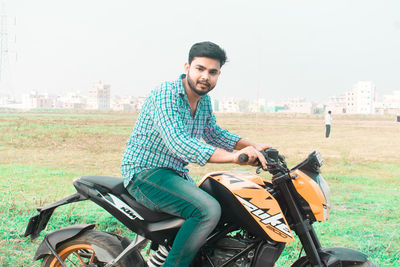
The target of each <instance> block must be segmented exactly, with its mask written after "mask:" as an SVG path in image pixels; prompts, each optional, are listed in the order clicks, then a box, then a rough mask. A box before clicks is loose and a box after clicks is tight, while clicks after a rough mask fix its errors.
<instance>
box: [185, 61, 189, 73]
mask: <svg viewBox="0 0 400 267" xmlns="http://www.w3.org/2000/svg"><path fill="white" fill-rule="evenodd" d="M184 67H185V73H186V74H188V73H189V69H190V64H189V63H188V62H186V63H185V66H184Z"/></svg>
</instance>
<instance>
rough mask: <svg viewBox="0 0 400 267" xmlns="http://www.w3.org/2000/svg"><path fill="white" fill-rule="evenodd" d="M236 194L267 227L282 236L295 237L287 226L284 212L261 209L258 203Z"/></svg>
mask: <svg viewBox="0 0 400 267" xmlns="http://www.w3.org/2000/svg"><path fill="white" fill-rule="evenodd" d="M235 196H236V197H237V198H238V199H239V201H240V202H241V203H242V204H243V205H244V206H245V207H246V209H247V210H248V211H249V212H250V213H251V214H253V215H255V216H256V217H257V218H259V219H260V221H261V223H263V224H265V225H266V227H268V228H269V229H271V230H272V231H274V232H275V233H277V234H279V235H281V236H282V237H287V236H289V237H293V236H292V233H291V232H290V230H289V228H288V227H287V225H286V223H285V221H284V220H283V216H282V213H277V214H269V213H267V211H266V210H263V209H260V208H259V207H257V206H256V205H254V204H252V203H250V202H249V201H247V200H245V199H243V198H241V197H240V196H238V195H237V194H235Z"/></svg>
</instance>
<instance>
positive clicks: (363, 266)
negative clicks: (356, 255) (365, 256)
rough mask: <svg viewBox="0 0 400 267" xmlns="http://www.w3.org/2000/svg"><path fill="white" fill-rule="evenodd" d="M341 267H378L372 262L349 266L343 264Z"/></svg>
mask: <svg viewBox="0 0 400 267" xmlns="http://www.w3.org/2000/svg"><path fill="white" fill-rule="evenodd" d="M342 266H343V267H378V266H377V265H376V264H375V263H373V262H372V261H366V262H363V263H359V264H349V263H344V264H342Z"/></svg>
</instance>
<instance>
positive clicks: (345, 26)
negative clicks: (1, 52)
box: [0, 0, 400, 102]
mask: <svg viewBox="0 0 400 267" xmlns="http://www.w3.org/2000/svg"><path fill="white" fill-rule="evenodd" d="M2 2H3V3H4V7H5V10H6V14H7V16H8V18H9V21H10V23H9V24H8V28H7V30H8V34H9V35H8V39H9V40H8V49H9V53H8V63H7V66H6V69H5V71H4V75H6V76H5V77H6V78H5V79H3V80H2V82H1V83H0V94H5V93H9V94H14V95H20V94H23V93H28V92H29V91H32V90H36V91H39V92H44V93H51V94H65V93H67V92H68V91H81V92H86V91H87V90H88V89H89V88H90V87H91V85H92V83H93V81H95V80H102V81H104V82H105V83H107V84H111V85H112V91H113V94H115V95H133V96H145V95H147V94H148V92H149V91H150V90H152V89H153V88H154V87H155V86H157V85H158V84H159V83H161V82H163V81H165V80H174V79H176V78H177V76H178V75H179V74H180V73H182V72H183V64H184V62H185V61H186V57H187V53H188V50H189V48H190V46H191V45H192V44H193V43H195V42H197V41H203V40H210V41H213V42H216V43H217V44H219V45H221V47H223V48H224V49H225V50H226V52H227V55H228V58H229V62H228V63H227V64H226V65H225V66H224V67H223V68H222V74H221V77H220V80H219V82H218V85H217V87H216V88H215V90H214V91H213V92H212V93H211V95H212V97H215V98H221V97H223V96H226V95H231V96H232V97H237V98H248V99H255V98H270V99H275V100H277V101H279V100H283V99H288V98H294V97H305V98H306V99H308V100H310V101H320V102H321V101H327V99H328V98H329V97H330V96H333V95H339V94H341V93H343V92H345V91H348V90H349V89H351V88H352V86H353V85H354V83H356V82H357V81H360V80H364V81H373V82H374V83H375V84H376V86H377V91H378V92H380V93H381V94H390V93H391V92H392V91H394V90H399V89H400V75H398V74H397V73H398V70H399V69H400V51H399V49H398V47H400V13H399V12H396V11H397V10H400V3H399V2H397V1H385V2H375V1H361V0H356V1H344V0H339V1H335V2H334V3H322V2H319V1H314V0H313V1H308V2H307V3H305V2H302V3H298V2H296V1H285V2H280V3H275V2H266V1H254V2H252V4H251V5H250V4H244V2H241V1H236V2H232V1H220V2H216V3H214V2H212V1H208V0H207V1H204V2H202V4H203V5H204V6H203V5H199V6H198V5H197V4H196V5H194V4H192V3H190V2H183V1H177V0H174V1H168V3H166V2H162V1H160V2H157V1H155V2H154V3H153V2H152V3H150V2H149V3H144V2H140V3H138V2H135V1H125V0H124V1H122V0H120V1H113V2H109V1H94V0H88V1H84V2H82V1H76V0H71V1H50V0H38V1H26V0H13V1H5V0H3V1H2ZM204 7H207V9H205V10H206V12H204V9H203V8H204ZM13 18H15V19H13ZM13 21H15V23H14V24H15V25H14V24H13ZM13 37H15V40H14V38H13ZM13 59H16V60H14V61H15V62H13ZM4 75H3V76H4Z"/></svg>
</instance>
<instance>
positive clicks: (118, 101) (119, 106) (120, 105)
mask: <svg viewBox="0 0 400 267" xmlns="http://www.w3.org/2000/svg"><path fill="white" fill-rule="evenodd" d="M145 100H146V97H133V96H127V97H120V96H114V97H113V98H112V99H111V108H112V110H116V111H135V112H139V111H140V110H142V106H143V104H144V101H145Z"/></svg>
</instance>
